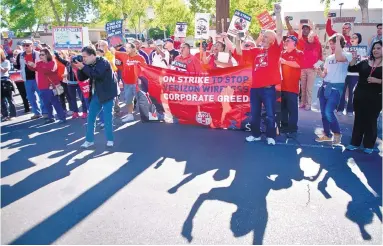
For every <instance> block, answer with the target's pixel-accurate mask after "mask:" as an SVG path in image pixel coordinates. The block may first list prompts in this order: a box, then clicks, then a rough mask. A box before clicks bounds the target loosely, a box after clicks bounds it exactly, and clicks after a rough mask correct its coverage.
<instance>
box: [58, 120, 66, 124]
mask: <svg viewBox="0 0 383 246" xmlns="http://www.w3.org/2000/svg"><path fill="white" fill-rule="evenodd" d="M58 123H59V124H64V123H66V120H59V122H58Z"/></svg>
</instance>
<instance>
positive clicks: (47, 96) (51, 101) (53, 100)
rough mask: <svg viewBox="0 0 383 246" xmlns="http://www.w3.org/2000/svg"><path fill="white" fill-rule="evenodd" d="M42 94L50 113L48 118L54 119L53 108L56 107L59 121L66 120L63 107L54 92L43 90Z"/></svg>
mask: <svg viewBox="0 0 383 246" xmlns="http://www.w3.org/2000/svg"><path fill="white" fill-rule="evenodd" d="M40 93H41V97H42V98H43V101H44V105H45V107H46V109H47V111H48V112H47V113H48V118H49V119H53V107H54V108H55V110H56V113H57V117H58V119H59V120H65V119H66V117H65V113H64V109H63V108H62V106H61V103H60V100H59V97H58V96H55V95H53V92H52V90H50V89H44V90H41V91H40ZM52 106H53V107H52Z"/></svg>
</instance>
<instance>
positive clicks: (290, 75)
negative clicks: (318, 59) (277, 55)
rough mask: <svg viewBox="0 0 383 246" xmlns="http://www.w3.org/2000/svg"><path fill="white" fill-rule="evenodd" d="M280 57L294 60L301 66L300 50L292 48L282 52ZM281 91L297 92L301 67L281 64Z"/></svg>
mask: <svg viewBox="0 0 383 246" xmlns="http://www.w3.org/2000/svg"><path fill="white" fill-rule="evenodd" d="M282 58H283V59H285V60H286V61H295V62H297V63H298V64H299V66H302V60H303V52H302V51H300V50H297V49H295V50H293V51H291V52H287V51H286V50H285V51H283V52H282ZM281 66H282V77H283V79H282V91H287V92H293V93H297V94H298V93H299V80H300V78H301V68H295V67H290V66H288V65H285V64H282V65H281Z"/></svg>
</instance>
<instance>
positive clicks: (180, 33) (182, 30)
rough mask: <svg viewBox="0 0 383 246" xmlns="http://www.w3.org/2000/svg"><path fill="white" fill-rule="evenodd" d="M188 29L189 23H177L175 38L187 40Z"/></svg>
mask: <svg viewBox="0 0 383 246" xmlns="http://www.w3.org/2000/svg"><path fill="white" fill-rule="evenodd" d="M187 28H188V23H186V22H177V24H176V30H175V31H174V37H176V38H186V31H187Z"/></svg>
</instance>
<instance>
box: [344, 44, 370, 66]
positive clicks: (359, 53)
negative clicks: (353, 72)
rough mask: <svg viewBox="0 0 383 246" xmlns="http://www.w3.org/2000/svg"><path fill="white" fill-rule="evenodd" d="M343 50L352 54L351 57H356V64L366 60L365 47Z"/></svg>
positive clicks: (359, 46) (345, 48) (352, 47)
mask: <svg viewBox="0 0 383 246" xmlns="http://www.w3.org/2000/svg"><path fill="white" fill-rule="evenodd" d="M343 50H344V51H346V52H350V53H352V54H353V55H352V56H353V57H356V61H357V62H360V61H361V60H364V59H367V57H368V54H367V46H366V45H358V46H349V47H344V49H343Z"/></svg>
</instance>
